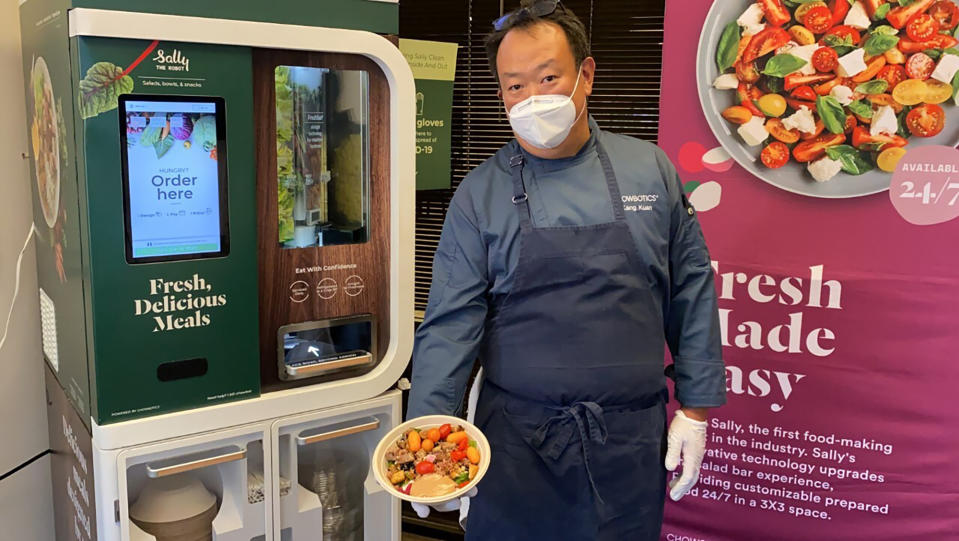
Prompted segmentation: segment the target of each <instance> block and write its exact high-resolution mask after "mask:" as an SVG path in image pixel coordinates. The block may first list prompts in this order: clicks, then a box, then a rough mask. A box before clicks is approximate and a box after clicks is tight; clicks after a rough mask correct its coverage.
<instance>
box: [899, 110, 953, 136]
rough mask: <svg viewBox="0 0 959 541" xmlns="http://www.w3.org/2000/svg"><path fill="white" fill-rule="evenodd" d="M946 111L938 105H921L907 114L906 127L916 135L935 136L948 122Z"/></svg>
mask: <svg viewBox="0 0 959 541" xmlns="http://www.w3.org/2000/svg"><path fill="white" fill-rule="evenodd" d="M945 119H946V112H945V111H943V110H942V107H939V106H938V105H935V104H931V103H927V104H925V105H920V106H919V107H916V108H915V109H913V110H912V111H909V113H908V114H907V115H906V127H907V128H909V133H911V134H913V135H915V136H916V137H935V136H936V135H939V132H941V131H942V128H943V126H944V125H945V122H946V120H945Z"/></svg>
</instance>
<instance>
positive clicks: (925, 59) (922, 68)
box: [906, 53, 936, 81]
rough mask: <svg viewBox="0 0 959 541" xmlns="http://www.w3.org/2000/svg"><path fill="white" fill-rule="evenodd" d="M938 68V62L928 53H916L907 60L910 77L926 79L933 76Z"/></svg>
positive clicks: (907, 72) (907, 73)
mask: <svg viewBox="0 0 959 541" xmlns="http://www.w3.org/2000/svg"><path fill="white" fill-rule="evenodd" d="M935 69H936V62H935V61H934V60H933V59H932V58H930V57H929V55H927V54H926V53H916V54H914V55H912V56H910V57H909V60H907V61H906V75H908V76H909V78H910V79H919V80H922V81H925V80H926V79H928V78H929V77H931V76H932V72H933V71H935Z"/></svg>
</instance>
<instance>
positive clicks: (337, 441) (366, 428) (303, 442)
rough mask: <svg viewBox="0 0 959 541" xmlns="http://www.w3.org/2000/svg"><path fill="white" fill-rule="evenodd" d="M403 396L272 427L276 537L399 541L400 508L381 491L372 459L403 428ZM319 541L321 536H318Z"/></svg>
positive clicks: (284, 421) (292, 540)
mask: <svg viewBox="0 0 959 541" xmlns="http://www.w3.org/2000/svg"><path fill="white" fill-rule="evenodd" d="M399 415H400V393H399V392H397V391H394V392H392V393H389V394H386V395H384V396H382V397H379V398H374V399H371V400H366V401H363V402H358V403H356V404H351V405H348V406H341V407H336V408H329V409H325V410H319V411H316V412H311V413H307V414H303V415H298V416H295V417H288V418H284V419H281V420H278V421H276V422H275V423H274V425H273V442H274V444H275V445H276V449H275V450H274V455H275V457H276V460H275V461H274V464H275V469H274V477H277V476H278V477H279V478H285V479H289V480H290V481H291V484H292V488H291V489H290V491H289V492H287V493H285V494H284V493H280V492H279V487H278V486H275V487H274V494H273V497H274V509H275V514H274V517H275V518H274V527H273V529H274V538H275V539H282V540H289V541H305V540H316V539H322V540H323V541H364V540H365V541H380V540H383V541H386V540H398V539H399V535H400V505H399V500H397V499H396V498H393V497H392V496H391V495H390V494H388V493H387V492H386V491H385V490H383V488H382V487H380V486H379V484H377V482H376V480H375V478H374V477H373V474H372V471H371V469H370V458H371V456H372V454H373V450H374V449H375V448H376V445H377V444H378V443H379V441H380V440H381V439H382V438H383V437H384V436H385V435H386V434H387V432H389V431H390V430H391V429H392V428H393V427H394V426H395V425H396V424H397V423H398V422H399ZM318 534H320V535H318Z"/></svg>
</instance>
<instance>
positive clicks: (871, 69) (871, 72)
mask: <svg viewBox="0 0 959 541" xmlns="http://www.w3.org/2000/svg"><path fill="white" fill-rule="evenodd" d="M885 65H886V57H885V56H882V55H879V56H877V57H876V58H873V59H872V60H870V61H869V63H868V64H866V69H865V70H863V71H862V72H861V73H859V74H858V75H856V76H855V77H853V78H852V82H854V83H865V82H866V81H871V80H872V78H873V77H875V76H876V74H877V73H879V70H881V69H882V68H883V67H884V66H885Z"/></svg>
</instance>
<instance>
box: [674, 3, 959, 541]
mask: <svg viewBox="0 0 959 541" xmlns="http://www.w3.org/2000/svg"><path fill="white" fill-rule="evenodd" d="M841 1H842V2H845V0H841ZM751 3H752V2H750V1H748V0H717V1H716V2H715V4H716V5H714V2H713V1H712V0H668V1H667V2H666V39H665V45H664V51H663V57H664V62H663V83H662V108H661V111H662V112H661V118H660V140H659V144H660V146H661V147H662V148H663V149H664V150H665V151H666V153H667V154H668V155H669V157H670V159H671V160H673V163H675V164H676V166H677V169H678V170H679V174H680V176H681V178H682V180H683V182H684V183H685V186H686V190H687V193H688V194H689V198H690V201H691V202H692V203H693V205H694V206H695V207H696V208H697V209H698V210H699V219H700V221H701V223H702V226H703V229H704V231H705V235H706V240H707V243H708V245H709V249H710V254H711V256H712V260H713V268H714V270H715V276H716V288H717V292H718V293H719V295H720V301H719V308H720V316H721V321H722V329H723V345H724V357H725V361H726V366H727V369H726V377H727V380H726V386H727V392H728V404H727V405H726V406H724V407H722V408H720V409H717V410H713V412H712V417H711V420H710V428H709V436H708V450H707V456H706V458H705V460H704V464H703V468H702V473H701V477H700V480H699V483H698V485H697V487H696V489H695V490H694V492H693V493H692V494H690V495H689V496H687V497H686V498H684V499H683V500H682V501H680V502H679V503H672V502H669V504H668V505H667V511H666V521H665V524H664V527H663V534H662V539H664V540H666V541H744V540H754V539H755V540H772V539H775V540H783V541H788V540H809V539H829V540H847V539H848V540H862V539H871V540H889V541H893V540H895V541H905V540H911V539H916V540H919V539H922V540H926V539H942V540H945V539H959V488H957V487H959V463H957V462H959V401H957V396H959V358H957V357H959V356H957V350H959V220H957V219H955V217H956V215H957V214H959V212H957V211H959V151H956V150H955V148H954V147H955V146H956V145H955V143H956V142H957V141H959V107H957V106H956V104H955V102H954V101H953V99H952V97H950V99H949V100H948V101H946V102H945V103H941V105H940V107H942V109H943V110H944V113H945V121H944V128H943V130H942V132H941V133H940V134H939V135H937V136H936V137H931V138H919V137H915V136H913V137H910V138H909V144H908V146H906V147H905V148H906V153H905V157H904V158H902V159H901V161H899V163H898V165H895V173H889V172H885V171H883V170H881V169H880V167H879V165H880V164H877V163H875V160H876V157H877V154H878V152H877V151H878V150H880V149H879V148H877V147H876V146H873V147H869V146H868V145H866V146H865V147H863V148H866V150H867V151H866V152H863V153H861V155H860V157H861V158H862V159H863V160H865V161H866V162H867V164H868V165H867V166H866V168H871V170H869V171H868V172H867V173H866V174H861V175H854V174H851V173H849V172H848V171H847V170H846V169H845V162H842V163H843V164H844V170H842V171H840V172H839V173H838V174H836V175H835V176H833V177H832V178H831V179H830V180H826V181H823V182H819V181H817V180H815V179H814V178H813V175H812V173H811V172H810V171H809V169H808V167H807V164H806V163H797V162H796V161H795V159H794V158H790V160H789V163H787V164H786V165H784V166H782V167H778V168H774V169H770V168H768V167H766V166H765V165H763V163H762V162H761V161H760V160H759V156H760V152H761V151H762V150H763V148H765V147H766V146H767V145H769V143H770V142H772V141H774V139H773V138H772V137H769V138H768V139H766V140H765V141H764V142H763V143H761V144H759V145H756V146H754V147H750V146H749V144H748V140H747V139H748V137H743V136H742V135H741V134H740V132H739V125H736V124H734V123H731V122H729V121H727V120H726V119H724V118H723V117H722V116H721V113H722V112H723V110H724V109H725V107H728V106H731V105H735V104H737V103H738V98H737V97H736V90H735V89H733V90H720V89H717V88H715V87H714V86H713V83H714V81H715V79H716V77H718V75H719V74H720V73H722V72H720V71H719V66H718V64H719V62H718V61H717V53H719V54H720V55H721V51H718V49H719V48H721V45H720V44H719V42H720V40H721V39H722V34H723V31H724V29H726V28H727V25H729V23H735V21H736V20H737V19H738V18H739V17H740V16H741V15H743V13H744V12H745V11H746V10H747V8H749V6H750V4H751ZM857 4H858V2H857ZM793 5H795V4H793ZM894 5H898V4H897V3H894ZM786 8H787V9H788V11H789V12H790V15H792V12H793V11H794V8H790V7H788V4H787V5H786ZM855 9H856V7H855V6H854V7H853V10H855ZM792 21H793V22H791V23H786V24H785V25H784V26H785V28H787V29H788V28H789V27H790V26H791V25H795V24H796V23H795V19H792ZM764 22H768V21H764ZM878 24H880V23H874V24H873V25H872V26H873V27H875V26H877V25H878ZM732 27H735V28H736V35H735V40H736V42H737V43H738V41H739V39H740V37H741V32H743V31H744V29H743V27H741V26H739V25H735V24H734V25H732ZM753 29H755V27H753ZM728 32H729V33H730V34H731V33H732V31H731V30H730V31H728ZM868 32H869V30H864V31H863V34H867V33H868ZM818 37H820V36H817V38H818ZM903 39H904V38H903ZM791 41H792V39H791ZM796 45H799V44H796ZM848 51H849V50H841V52H848ZM732 54H735V52H733V53H732ZM795 56H799V57H801V56H802V55H801V54H798V53H797V54H796V55H795ZM906 56H908V55H906ZM763 60H764V59H760V62H762V61H763ZM890 64H891V62H890ZM766 69H767V70H768V71H769V72H770V73H774V71H773V69H772V68H771V67H770V66H769V64H768V62H767V64H766ZM726 73H734V71H733V69H729V70H727V71H726ZM848 84H849V85H850V86H855V85H854V84H853V83H851V82H848ZM720 86H722V85H720ZM758 86H759V83H757V87H758ZM929 86H930V88H933V86H934V84H933V83H930V84H929ZM854 90H855V89H854ZM930 92H931V91H930ZM762 93H764V94H769V93H774V91H773V90H769V89H768V88H766V89H765V90H764V91H763V92H762ZM780 93H781V94H787V95H788V92H780ZM857 94H858V91H857ZM787 97H790V99H792V98H791V96H787ZM854 97H858V96H854ZM927 99H928V100H929V101H935V100H932V98H927ZM820 103H822V102H820ZM754 104H755V103H754ZM763 105H765V106H766V107H767V108H768V107H769V106H770V104H769V103H764V104H763ZM840 107H841V106H840ZM874 109H875V111H874V113H875V116H874V118H873V120H874V121H876V122H879V120H878V117H879V116H880V114H881V109H879V108H874ZM795 110H796V109H795V108H794V107H793V106H792V104H790V106H789V109H788V110H787V111H786V112H785V113H780V114H781V116H782V118H783V119H785V118H787V117H790V116H791V115H793V114H794V111H795ZM793 120H797V121H798V118H797V119H793ZM760 127H762V125H761V124H760ZM863 128H864V129H866V130H869V129H870V126H869V125H864V126H863ZM824 133H826V134H828V133H829V131H828V130H827V131H826V132H824ZM843 137H846V140H845V141H844V144H845V145H847V146H849V148H852V146H850V145H855V144H856V143H854V142H853V141H852V140H853V137H852V135H851V134H843ZM800 143H801V142H800ZM790 147H791V148H792V147H793V146H792V145H790ZM885 148H888V147H883V149H885ZM793 155H795V154H793ZM837 161H842V160H839V159H837ZM890 186H891V189H890Z"/></svg>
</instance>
